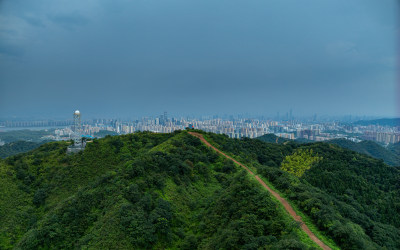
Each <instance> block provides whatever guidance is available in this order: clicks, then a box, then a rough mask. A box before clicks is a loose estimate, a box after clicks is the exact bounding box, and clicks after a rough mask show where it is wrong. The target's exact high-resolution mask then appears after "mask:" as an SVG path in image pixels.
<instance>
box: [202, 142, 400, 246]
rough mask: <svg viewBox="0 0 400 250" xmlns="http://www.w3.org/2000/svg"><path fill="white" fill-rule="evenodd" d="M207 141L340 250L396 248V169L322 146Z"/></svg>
mask: <svg viewBox="0 0 400 250" xmlns="http://www.w3.org/2000/svg"><path fill="white" fill-rule="evenodd" d="M207 137H208V140H209V141H212V143H213V144H214V145H216V146H217V147H219V148H220V149H221V150H223V151H224V152H226V153H228V154H230V155H232V156H233V157H235V158H236V159H237V160H239V161H241V162H243V163H245V164H247V165H248V166H252V168H253V169H255V170H256V171H257V173H258V174H259V175H261V176H262V177H264V179H265V180H266V181H268V182H270V183H271V184H273V185H274V187H275V188H276V189H277V190H278V191H280V192H281V194H283V195H284V196H286V198H287V199H289V200H290V202H291V203H292V204H293V205H294V206H295V207H297V209H299V210H301V211H302V212H303V213H305V214H306V215H307V216H308V217H309V218H310V220H311V221H312V222H313V223H314V224H315V225H316V226H317V227H318V229H319V230H320V231H322V232H325V234H326V235H328V236H329V237H331V238H332V239H334V240H335V242H336V243H337V244H338V245H339V246H340V247H341V248H343V249H382V248H386V249H399V248H400V171H399V170H398V169H397V168H395V167H391V166H388V165H386V164H384V163H383V161H382V160H376V159H374V158H371V157H369V156H367V155H364V154H359V153H356V152H354V151H350V150H347V149H343V148H340V147H338V146H336V145H332V144H327V143H309V144H297V143H295V142H288V143H285V144H272V143H265V142H262V141H260V140H252V139H248V138H244V139H241V140H238V139H229V138H228V137H227V136H221V135H215V134H207ZM304 152H306V153H304ZM285 170H286V171H285ZM289 170H290V171H289ZM289 172H292V173H293V174H292V173H289Z"/></svg>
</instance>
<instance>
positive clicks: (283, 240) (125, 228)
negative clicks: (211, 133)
mask: <svg viewBox="0 0 400 250" xmlns="http://www.w3.org/2000/svg"><path fill="white" fill-rule="evenodd" d="M67 145H68V144H67V143H66V142H52V143H47V144H45V145H42V146H41V147H39V148H38V149H35V150H33V151H31V152H29V153H25V154H20V155H17V156H13V157H9V158H7V159H6V160H2V161H0V225H1V227H0V249H11V248H16V249H76V248H79V249H80V248H90V249H148V248H154V249H165V248H171V249H238V248H243V249H257V248H268V249H311V248H314V247H315V246H316V245H315V244H314V243H313V242H312V241H311V240H310V239H309V238H308V237H307V235H305V233H304V232H303V231H301V230H300V229H299V225H297V223H295V222H294V220H293V219H292V218H291V217H290V216H289V215H288V214H287V213H286V212H285V211H284V209H283V208H282V207H281V206H280V205H279V203H278V202H277V201H276V200H274V199H272V198H271V196H270V195H269V193H268V192H266V191H265V190H264V189H262V187H261V186H260V185H259V184H257V183H256V182H254V181H252V179H250V178H249V176H248V175H247V174H246V173H245V171H242V170H241V169H240V168H239V167H237V166H235V165H234V164H233V163H232V162H231V161H228V160H226V159H225V158H223V157H220V156H219V155H217V154H216V153H215V152H214V151H212V150H211V149H208V148H207V147H205V146H204V145H203V144H202V143H201V142H200V141H199V140H198V139H197V138H195V137H193V136H190V135H188V134H187V133H186V132H176V133H173V134H153V133H136V134H133V135H126V136H114V137H110V136H108V137H106V138H103V139H98V140H97V139H96V140H94V141H93V142H91V143H88V144H87V147H86V149H85V150H84V151H83V152H80V153H78V154H73V155H67V154H66V148H67Z"/></svg>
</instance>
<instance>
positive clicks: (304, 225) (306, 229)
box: [189, 132, 331, 249]
mask: <svg viewBox="0 0 400 250" xmlns="http://www.w3.org/2000/svg"><path fill="white" fill-rule="evenodd" d="M189 134H191V135H193V136H195V137H197V138H199V139H200V140H201V141H202V142H203V143H204V144H206V145H207V146H209V147H210V148H212V149H214V150H215V151H217V153H219V154H221V155H223V156H225V157H226V158H228V159H230V160H232V161H233V162H235V163H236V164H238V165H239V166H241V167H242V168H244V169H246V170H247V172H249V173H250V174H251V175H253V176H254V177H255V178H256V180H257V181H258V182H259V183H260V184H261V185H263V187H265V188H266V189H267V190H268V191H269V192H270V193H271V194H272V195H273V196H274V197H275V198H276V199H278V201H279V202H280V203H281V204H282V205H283V206H284V207H285V209H286V211H287V212H288V213H289V214H290V215H291V216H292V217H293V219H294V220H295V221H297V222H299V223H300V225H301V229H303V231H304V232H306V234H307V235H308V236H309V237H310V238H311V240H313V241H314V242H315V243H317V245H318V246H320V247H321V248H322V249H331V248H330V247H328V246H327V245H325V244H324V243H323V242H322V241H321V240H320V239H318V238H317V236H315V234H314V233H313V232H311V230H310V229H309V228H308V227H307V225H306V224H305V223H304V222H303V220H302V219H301V217H300V216H299V215H297V214H296V212H295V211H294V210H293V208H292V206H290V204H289V203H288V202H287V201H286V200H285V199H284V198H282V197H281V196H280V195H279V194H278V193H277V192H275V191H274V190H272V189H271V188H270V187H269V186H268V185H267V184H265V182H264V181H263V180H261V178H260V177H258V176H257V175H255V174H254V173H253V171H251V170H250V169H249V168H248V167H246V166H245V165H243V164H242V163H240V162H238V161H237V160H235V159H233V158H232V157H230V156H229V155H227V154H225V153H224V152H222V151H221V150H219V149H217V148H216V147H214V146H213V145H211V144H210V143H209V142H208V141H207V140H206V139H204V137H203V135H202V134H199V133H195V132H189Z"/></svg>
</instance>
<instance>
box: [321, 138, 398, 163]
mask: <svg viewBox="0 0 400 250" xmlns="http://www.w3.org/2000/svg"><path fill="white" fill-rule="evenodd" d="M327 143H332V144H336V145H338V146H340V147H343V148H347V149H350V150H353V151H356V152H358V153H362V154H366V155H369V156H372V157H374V158H376V159H382V160H384V161H385V163H387V164H389V165H392V166H400V150H398V149H397V150H396V145H393V146H391V147H390V148H389V149H386V148H384V147H382V146H381V145H379V144H377V143H376V142H373V141H361V142H358V143H355V142H352V141H349V140H346V139H335V140H330V141H327Z"/></svg>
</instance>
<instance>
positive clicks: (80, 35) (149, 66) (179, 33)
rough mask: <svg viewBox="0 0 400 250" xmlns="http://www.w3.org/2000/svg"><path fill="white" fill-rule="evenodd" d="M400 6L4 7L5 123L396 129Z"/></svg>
mask: <svg viewBox="0 0 400 250" xmlns="http://www.w3.org/2000/svg"><path fill="white" fill-rule="evenodd" d="M399 6H400V4H399V2H398V1H396V0H388V1H386V2H385V4H381V1H376V0H368V1H367V0H356V1H351V2H349V1H345V0H339V1H315V0H306V1H302V2H290V4H288V3H287V2H285V1H251V2H242V1H235V0H234V1H217V2H216V1H211V0H206V1H198V2H188V1H181V0H172V1H168V2H157V3H153V2H148V1H132V2H127V1H113V2H108V1H95V2H91V1H85V2H83V1H78V0H73V1H57V2H54V1H50V0H38V1H34V2H26V1H20V0H12V1H11V0H5V1H1V2H0V21H1V22H0V117H14V116H16V117H45V118H51V117H65V116H64V115H63V114H68V113H69V112H70V110H75V109H76V108H78V107H79V109H82V110H85V114H86V115H87V116H88V117H141V116H146V115H156V114H157V113H158V112H160V110H169V111H170V112H171V113H173V114H182V115H193V116H201V115H214V114H218V115H223V114H227V115H237V114H248V116H256V115H259V116H262V115H269V116H272V117H273V116H275V114H276V112H280V114H281V115H283V114H285V113H286V112H288V110H290V109H293V112H295V113H296V114H297V115H299V116H312V115H314V114H318V115H330V116H343V115H359V116H363V115H366V116H376V117H396V116H397V117H399V116H400V113H399V112H400V96H399V95H400V82H399V74H400V73H399V72H400V70H399V56H398V55H399V48H398V46H399V45H398V44H399V37H400V36H399V30H400V21H399V13H400V10H399ZM339 13H340V14H339Z"/></svg>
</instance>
